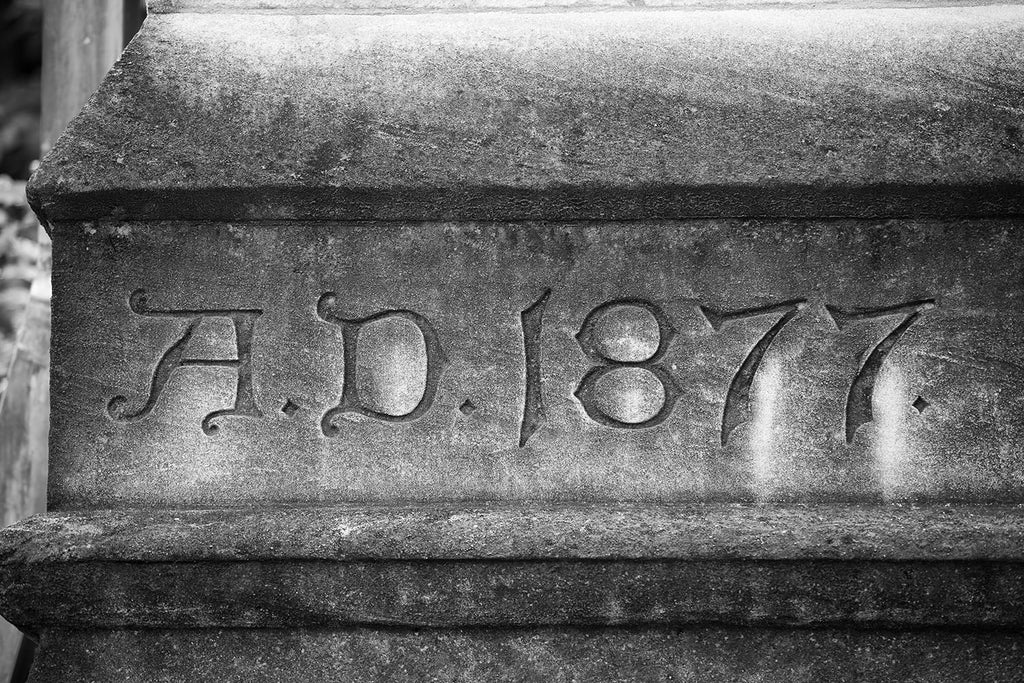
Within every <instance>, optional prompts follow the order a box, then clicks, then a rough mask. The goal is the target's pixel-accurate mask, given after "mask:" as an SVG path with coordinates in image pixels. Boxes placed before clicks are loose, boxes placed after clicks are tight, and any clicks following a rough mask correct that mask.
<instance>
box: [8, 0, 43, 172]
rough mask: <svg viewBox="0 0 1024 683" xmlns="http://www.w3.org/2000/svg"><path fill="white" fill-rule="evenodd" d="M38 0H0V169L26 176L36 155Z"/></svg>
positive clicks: (40, 51)
mask: <svg viewBox="0 0 1024 683" xmlns="http://www.w3.org/2000/svg"><path fill="white" fill-rule="evenodd" d="M42 33H43V8H42V0H0V175H4V176H9V177H11V178H13V179H15V180H27V179H28V176H29V173H30V171H31V167H32V162H34V161H35V160H36V159H37V158H38V156H39V143H40V133H39V112H40V92H41V90H40V76H41V73H42V62H43V60H42V55H43V47H42Z"/></svg>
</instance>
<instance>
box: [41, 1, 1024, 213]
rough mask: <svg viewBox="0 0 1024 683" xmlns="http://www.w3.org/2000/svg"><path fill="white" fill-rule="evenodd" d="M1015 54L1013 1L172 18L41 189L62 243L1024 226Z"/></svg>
mask: <svg viewBox="0 0 1024 683" xmlns="http://www.w3.org/2000/svg"><path fill="white" fill-rule="evenodd" d="M1022 41H1024V7H1021V6H1020V5H1008V6H985V7H977V6H975V7H963V6H958V7H946V8H942V7H919V8H915V9H877V8H855V9H845V8H844V9H834V8H833V9H807V10H805V11H799V12H793V11H788V10H784V9H778V8H775V9H756V10H755V9H751V10H726V11H710V12H699V13H696V12H684V11H661V12H657V13H651V12H636V11H608V12H552V13H546V14H513V13H508V12H489V13H462V14H449V15H444V16H441V15H423V16H418V17H415V18H412V17H408V16H401V15H388V16H365V15H360V16H356V15H346V16H340V15H334V16H332V15H322V16H320V15H318V16H283V15H268V14H253V15H217V14H206V15H196V14H188V13H185V14H160V15H155V16H153V17H152V18H151V19H149V20H147V24H146V26H145V27H144V28H143V30H142V32H141V33H140V34H139V35H138V36H137V37H136V38H135V39H134V40H133V41H132V43H131V45H130V46H129V47H128V49H127V50H126V51H125V53H124V55H123V57H122V59H121V60H120V61H119V62H118V64H117V65H115V67H114V68H113V70H112V71H111V73H110V75H109V76H108V77H107V79H106V80H105V81H104V83H103V85H102V86H101V88H100V90H99V91H98V92H97V93H96V95H95V96H94V97H93V98H92V99H91V100H90V102H89V103H88V105H87V106H86V107H85V108H84V109H83V111H82V114H81V115H80V116H79V117H77V118H76V119H75V120H74V121H73V122H72V123H71V124H70V125H69V127H68V129H67V132H66V134H65V135H64V136H62V137H61V138H60V140H59V141H58V142H57V144H56V145H55V147H54V150H53V152H52V153H51V154H50V155H49V156H48V157H47V160H46V162H45V163H44V164H43V165H42V167H41V169H40V170H39V172H38V173H37V174H36V175H35V176H34V177H33V179H32V181H31V182H30V184H29V194H30V198H31V200H32V205H33V208H34V209H35V210H36V211H37V213H39V214H40V215H42V216H43V217H44V219H45V220H46V221H50V222H52V221H57V220H66V219H93V218H98V217H106V216H110V217H114V218H118V219H125V220H131V219H159V218H169V217H175V218H183V217H186V216H187V217H190V218H196V219H222V220H232V219H241V218H246V217H249V218H252V217H255V216H258V215H259V216H268V217H271V218H299V219H314V218H340V219H372V218H380V219H395V218H398V219H401V218H408V219H413V218H419V219H430V218H440V219H455V220H475V219H480V220H486V219H488V218H504V219H511V218H514V217H518V218H530V219H550V220H558V219H598V220H600V219H602V218H640V217H663V218H685V217H692V216H730V215H731V216H766V215H770V216H801V215H802V216H806V215H813V216H836V215H845V216H864V215H867V216H878V215H886V216H906V215H941V214H946V213H949V212H952V213H953V214H954V215H963V214H964V213H965V212H966V213H974V214H976V215H978V214H983V215H1020V214H1021V201H1020V198H1019V197H1020V195H1021V188H1022V187H1024V173H1022V171H1021V169H1022V168H1024V164H1022V163H1021V162H1022V159H1024V145H1022V142H1021V140H1022V138H1021V135H1022V133H1021V131H1022V130H1024V118H1022V112H1021V109H1020V108H1019V100H1020V92H1019V84H1018V81H1017V79H1016V74H1017V73H1018V72H1019V71H1020V68H1021V61H1022V57H1021V54H1020V51H1019V50H1018V49H1017V46H1018V45H1020V44H1021V42H1022ZM214 83H216V84H220V85H218V86H217V89H216V91H214V90H211V84H214ZM887 188H888V189H887ZM877 190H881V193H880V195H876V191H877ZM975 193H976V194H977V196H976V197H974V196H972V194H975ZM595 199H597V200H598V201H594V200H595ZM960 202H963V203H962V204H959V203H960Z"/></svg>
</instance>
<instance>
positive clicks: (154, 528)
mask: <svg viewBox="0 0 1024 683" xmlns="http://www.w3.org/2000/svg"><path fill="white" fill-rule="evenodd" d="M0 556H2V557H3V564H4V565H7V566H10V565H18V564H43V563H71V564H74V563H80V562H108V563H111V562H113V563H116V562H183V561H194V562H277V561H283V560H309V561H312V560H333V561H339V562H346V561H378V560H379V561H388V560H426V559H435V560H452V561H460V560H500V559H508V560H560V559H569V560H599V559H619V560H681V561H697V560H709V561H710V560H722V561H733V560H759V561H772V560H822V561H839V560H858V561H877V562H922V561H929V560H935V561H944V562H958V561H969V560H974V561H979V562H1014V561H1020V560H1022V559H1024V508H1021V507H994V506H952V505H943V506H928V507H921V508H914V507H906V506H899V505H892V506H884V507H883V506H879V507H854V506H846V505H844V506H838V505H813V506H806V507H766V506H755V505H691V506H649V505H643V506H639V505H612V506H608V505H602V506H597V505H572V506H569V505H554V506H553V505H544V504H539V503H534V504H531V505H530V506H522V505H519V504H514V505H496V504H490V505H480V504H458V505H454V504H450V505H440V504H431V505H394V504H390V505H387V506H369V507H367V506H338V507H328V508H324V507H315V508H264V509H243V510H236V509H221V510H147V511H140V510H103V511H97V512H69V513H48V514H46V515H40V516H36V517H34V518H32V519H30V520H26V521H23V522H21V523H19V524H16V525H14V526H12V527H9V528H8V529H6V530H5V531H4V534H3V536H2V537H0Z"/></svg>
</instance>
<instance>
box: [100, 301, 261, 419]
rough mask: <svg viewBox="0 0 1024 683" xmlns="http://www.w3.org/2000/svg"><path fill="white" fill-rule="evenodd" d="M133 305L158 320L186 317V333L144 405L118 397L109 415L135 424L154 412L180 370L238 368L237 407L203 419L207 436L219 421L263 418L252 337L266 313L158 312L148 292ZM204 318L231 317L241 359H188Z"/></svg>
mask: <svg viewBox="0 0 1024 683" xmlns="http://www.w3.org/2000/svg"><path fill="white" fill-rule="evenodd" d="M129 306H130V307H131V309H132V312H134V313H137V314H139V315H144V316H150V317H158V318H183V319H185V320H187V321H188V323H187V325H186V327H185V332H184V334H182V335H181V337H180V338H179V339H178V340H177V341H176V342H174V343H173V344H172V345H171V347H170V348H169V349H167V351H166V352H165V353H164V355H163V356H162V357H161V358H160V361H159V362H158V363H157V364H156V369H155V370H154V371H153V380H152V383H151V384H150V389H149V395H148V396H147V397H146V400H145V401H144V402H142V403H141V405H139V404H137V403H133V402H132V401H131V400H130V399H129V398H127V397H126V396H115V397H113V398H112V399H110V402H109V403H108V404H107V412H108V413H109V414H110V417H112V418H113V419H114V420H117V421H118V422H134V421H136V420H141V419H142V418H144V417H146V416H147V415H149V414H150V413H151V412H153V408H154V407H155V406H156V402H157V399H158V398H159V397H160V393H161V392H162V391H163V389H164V387H165V386H166V385H167V382H168V380H169V379H170V377H171V374H172V373H173V372H174V371H175V370H176V369H177V368H180V367H186V366H200V367H225V368H235V369H236V370H237V371H238V384H237V386H236V387H235V405H234V407H233V408H227V409H224V410H215V411H214V412H212V413H210V414H209V415H207V416H206V417H205V418H203V423H202V428H203V432H204V433H206V434H213V433H215V432H217V430H218V429H220V425H219V424H218V419H219V418H221V417H226V416H229V415H235V416H240V417H263V413H262V412H261V411H260V409H259V406H257V405H256V400H255V398H254V397H253V388H252V336H253V328H254V327H255V324H256V319H257V318H259V317H260V316H261V315H263V311H261V310H257V309H209V310H199V309H196V310H170V309H156V308H152V307H151V306H150V305H149V302H148V300H147V295H146V292H145V291H144V290H141V289H140V290H136V291H135V292H133V293H132V295H131V298H130V299H129ZM204 318H228V319H230V320H231V322H232V323H233V325H234V328H235V344H236V348H237V353H238V358H237V359H234V358H232V359H223V360H221V359H210V360H208V359H193V358H186V357H185V349H186V348H187V347H188V344H189V341H191V339H192V337H193V335H194V334H195V332H196V330H197V329H198V328H199V325H200V324H201V323H202V322H203V319H204Z"/></svg>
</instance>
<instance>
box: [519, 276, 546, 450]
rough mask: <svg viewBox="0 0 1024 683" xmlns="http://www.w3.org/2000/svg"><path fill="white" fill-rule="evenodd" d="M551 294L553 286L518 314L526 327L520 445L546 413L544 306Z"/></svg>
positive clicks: (524, 443) (527, 438) (522, 444)
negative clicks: (542, 374)
mask: <svg viewBox="0 0 1024 683" xmlns="http://www.w3.org/2000/svg"><path fill="white" fill-rule="evenodd" d="M550 296H551V290H550V289H547V290H545V291H544V293H543V294H541V296H540V298H539V299H537V300H536V301H534V302H533V304H532V305H531V306H530V307H529V308H527V309H526V310H525V311H523V312H522V313H521V314H520V315H519V320H520V323H521V324H522V327H523V354H524V355H525V357H526V398H525V400H524V402H523V422H522V425H521V426H520V428H519V447H520V448H522V447H523V446H525V445H526V442H527V441H529V440H530V437H531V436H533V433H534V432H536V431H537V429H539V428H540V425H541V423H542V422H544V418H545V417H546V411H545V408H544V390H543V388H542V386H541V377H540V369H541V356H540V333H541V330H542V329H543V326H544V308H545V307H546V306H547V304H548V298H549V297H550Z"/></svg>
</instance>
